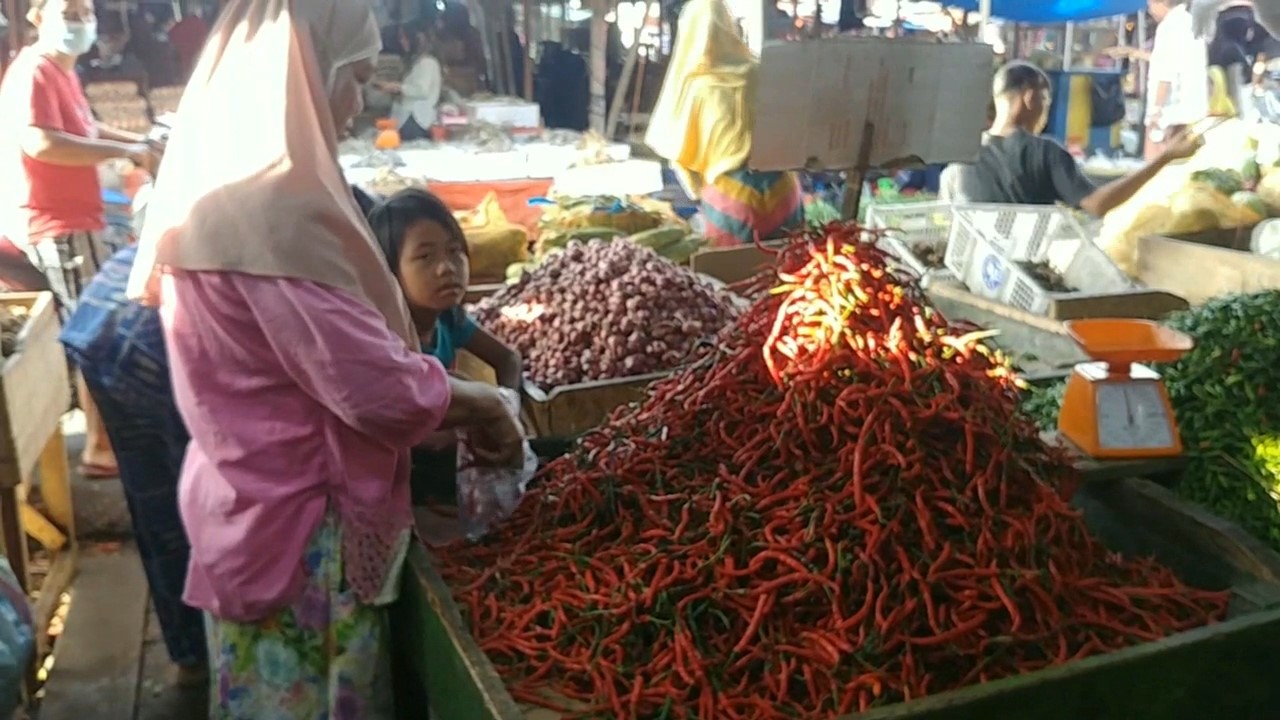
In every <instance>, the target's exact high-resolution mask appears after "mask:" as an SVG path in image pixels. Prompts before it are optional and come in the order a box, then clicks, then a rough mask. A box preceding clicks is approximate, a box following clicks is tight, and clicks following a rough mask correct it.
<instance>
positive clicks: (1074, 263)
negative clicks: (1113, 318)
mask: <svg viewBox="0 0 1280 720" xmlns="http://www.w3.org/2000/svg"><path fill="white" fill-rule="evenodd" d="M960 222H963V221H960ZM973 242H974V252H973V262H971V263H970V264H969V267H968V270H967V272H966V273H965V275H964V276H963V278H962V280H963V282H964V284H965V286H966V287H968V288H969V290H970V291H971V292H973V293H974V294H977V295H981V296H983V297H989V298H993V299H995V300H999V301H1000V302H1002V303H1004V304H1006V305H1009V306H1011V307H1015V308H1018V309H1019V310H1025V311H1027V312H1029V313H1032V314H1034V315H1044V314H1046V313H1047V312H1048V311H1049V306H1050V304H1051V303H1052V301H1053V300H1055V299H1060V298H1069V297H1075V296H1079V295H1093V294H1105V293H1116V292H1124V291H1126V290H1129V289H1131V288H1132V287H1133V284H1132V282H1131V281H1130V280H1129V278H1128V277H1127V276H1126V275H1125V274H1124V273H1123V272H1122V271H1121V270H1120V269H1119V268H1117V267H1116V266H1115V264H1114V263H1112V262H1111V258H1109V257H1107V254H1106V253H1105V252H1103V250H1102V249H1101V248H1099V247H1098V246H1097V245H1096V244H1094V242H1093V240H1091V239H1089V238H1058V239H1055V240H1050V241H1048V242H1044V243H1039V244H1037V245H1036V250H1035V254H1030V255H1028V254H1022V255H1018V254H1012V253H1009V252H1006V251H1005V250H1003V249H1002V248H1001V247H999V246H997V245H996V244H995V243H992V242H991V241H989V240H987V239H986V238H985V237H983V236H981V235H978V234H974V236H973ZM1024 263H1025V264H1031V263H1035V264H1039V263H1044V264H1046V265H1048V267H1049V268H1051V269H1052V270H1053V271H1054V272H1055V273H1057V274H1058V275H1059V276H1061V277H1062V281H1063V283H1064V284H1065V285H1067V286H1069V287H1071V288H1073V289H1072V290H1071V291H1067V292H1061V291H1052V290H1049V289H1047V288H1045V287H1044V286H1043V285H1042V284H1041V282H1040V281H1039V280H1037V279H1036V277H1035V276H1034V275H1033V274H1032V273H1031V272H1029V271H1028V270H1027V269H1026V267H1025V264H1024Z"/></svg>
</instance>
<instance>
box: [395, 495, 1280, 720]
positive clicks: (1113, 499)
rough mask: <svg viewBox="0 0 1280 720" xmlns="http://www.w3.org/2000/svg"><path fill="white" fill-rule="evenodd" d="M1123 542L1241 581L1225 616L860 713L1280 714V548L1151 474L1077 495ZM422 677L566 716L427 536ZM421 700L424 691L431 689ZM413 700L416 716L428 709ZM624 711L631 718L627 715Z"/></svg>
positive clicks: (487, 702)
mask: <svg viewBox="0 0 1280 720" xmlns="http://www.w3.org/2000/svg"><path fill="white" fill-rule="evenodd" d="M1076 504H1077V506H1079V507H1080V508H1081V509H1082V510H1083V511H1084V512H1085V517H1086V520H1087V521H1088V523H1089V525H1090V528H1091V529H1092V530H1093V532H1094V533H1095V534H1096V535H1097V536H1098V537H1099V538H1100V539H1101V540H1102V541H1103V542H1104V543H1106V544H1107V545H1108V546H1109V547H1111V548H1112V549H1113V550H1116V551H1118V552H1122V553H1134V554H1154V555H1155V556H1156V557H1157V558H1159V559H1160V561H1161V562H1163V563H1165V564H1166V565H1168V566H1169V567H1170V568H1172V569H1173V570H1174V571H1175V572H1177V573H1178V574H1179V576H1180V577H1182V579H1183V580H1184V581H1186V582H1188V583H1189V584H1192V585H1194V586H1197V587H1202V588H1206V589H1215V590H1221V589H1227V588H1230V589H1231V590H1232V591H1233V600H1232V605H1231V609H1230V612H1229V617H1228V619H1227V620H1226V621H1225V622H1222V623H1219V624H1217V625H1212V626H1208V627H1204V628H1199V629H1196V630H1192V631H1189V632H1184V633H1180V634H1178V635H1174V636H1171V637H1168V638H1165V639H1163V640H1160V641H1157V642H1153V643H1147V644H1144V645H1140V646H1136V647H1132V648H1128V649H1125V650H1121V651H1118V652H1113V653H1110V654H1107V655H1102V656H1097V657H1092V658H1088V659H1086V660H1082V661H1078V662H1073V663H1068V664H1066V665H1062V666H1059V667H1055V668H1050V669H1047V670H1042V671H1039V672H1035V673H1031V674H1028V675H1023V676H1019V677H1013V678H1006V679H1003V680H999V681H995V682H991V683H987V684H985V685H977V686H972V687H968V688H964V689H962V690H957V691H952V692H947V693H940V694H938V695H934V696H930V697H927V698H924V699H921V700H916V701H912V702H907V703H902V704H900V705H896V706H892V707H888V708H883V709H879V710H876V711H873V712H869V713H866V714H864V715H860V716H856V717H858V718H860V720H1021V719H1023V718H1028V719H1030V718H1034V719H1035V720H1165V719H1181V718H1187V719H1188V720H1191V719H1192V718H1196V719H1201V718H1203V719H1205V720H1228V719H1231V720H1272V719H1275V718H1280V662H1277V661H1276V659H1275V657H1276V653H1277V650H1278V649H1280V556H1277V555H1276V554H1275V553H1273V552H1272V551H1270V550H1269V549H1267V548H1266V547H1264V546H1262V545H1261V544H1260V543H1258V542H1257V541H1255V540H1253V539H1252V538H1250V537H1249V536H1247V535H1246V534H1245V533H1244V532H1243V531H1241V530H1239V529H1238V528H1236V527H1235V526H1234V525H1231V524H1230V523H1227V522H1226V521H1224V520H1221V519H1218V518H1215V517H1213V516H1211V515H1208V514H1207V513H1205V512H1204V511H1202V510H1200V509H1198V508H1196V507H1193V506H1190V505H1187V504H1186V503H1183V502H1181V501H1180V500H1178V499H1177V498H1175V497H1174V496H1173V495H1172V494H1171V493H1169V492H1168V491H1167V490H1165V489H1163V488H1161V487H1159V486H1158V485H1155V484H1154V483H1151V482H1148V481H1145V480H1135V479H1126V480H1119V481H1114V482H1098V483H1090V484H1088V485H1086V486H1085V487H1084V488H1083V489H1082V490H1081V491H1080V493H1079V494H1078V495H1077V497H1076ZM393 623H394V628H393V637H394V640H395V642H396V643H397V644H398V646H397V650H398V651H399V655H398V657H400V658H401V659H402V662H404V663H407V664H408V665H409V667H407V668H403V670H404V671H405V676H406V677H407V678H411V680H409V681H410V682H416V683H418V684H419V688H424V689H425V691H426V694H427V695H428V696H429V697H430V698H431V705H432V707H433V709H434V711H435V713H436V717H438V718H440V719H441V720H555V718H557V717H558V716H557V715H556V714H555V713H552V712H548V711H543V710H537V711H532V712H528V713H526V712H525V711H524V710H522V708H520V707H519V706H518V705H517V704H516V703H515V702H514V701H513V700H512V698H511V696H510V695H509V694H508V693H507V692H506V690H505V688H504V687H503V685H502V681H501V679H500V678H499V677H498V675H497V673H496V671H495V669H494V668H493V666H492V665H491V664H490V662H489V660H488V658H486V657H485V655H484V654H483V653H482V652H481V651H480V649H479V647H478V646H477V645H476V643H475V642H474V640H473V639H472V638H471V636H470V634H469V633H468V631H467V630H466V626H465V624H464V622H463V620H462V617H461V615H460V614H459V612H458V609H457V606H456V605H455V604H454V602H453V599H452V596H451V595H450V593H449V589H448V587H446V585H445V583H444V581H443V580H442V579H441V577H440V575H439V574H438V573H437V572H436V570H435V569H434V567H432V565H431V560H430V557H429V556H428V554H427V553H426V551H424V550H422V549H421V548H417V549H415V551H414V552H413V553H412V554H411V556H410V566H409V568H408V571H407V572H406V581H405V589H404V597H403V601H402V602H401V604H400V606H399V607H398V608H397V611H396V615H395V617H394V620H393ZM419 702H421V701H419ZM426 716H427V715H426V713H425V712H423V713H422V714H421V715H416V714H410V715H405V716H404V717H414V718H425V717H426ZM619 720H623V719H621V718H619Z"/></svg>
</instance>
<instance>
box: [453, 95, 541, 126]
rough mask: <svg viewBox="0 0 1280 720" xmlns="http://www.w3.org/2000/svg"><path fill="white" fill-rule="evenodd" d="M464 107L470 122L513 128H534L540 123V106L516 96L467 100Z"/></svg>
mask: <svg viewBox="0 0 1280 720" xmlns="http://www.w3.org/2000/svg"><path fill="white" fill-rule="evenodd" d="M464 109H465V111H466V113H467V119H468V120H471V121H472V122H475V121H480V122H487V123H493V124H494V125H500V126H502V127H513V128H536V127H540V126H541V125H542V108H541V107H540V106H539V105H538V104H537V103H532V102H528V101H525V100H520V99H518V98H494V99H489V100H468V101H467V102H466V103H465V104H464Z"/></svg>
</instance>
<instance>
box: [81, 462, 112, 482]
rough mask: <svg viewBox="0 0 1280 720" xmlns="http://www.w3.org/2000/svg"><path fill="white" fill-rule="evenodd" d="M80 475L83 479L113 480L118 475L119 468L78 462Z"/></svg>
mask: <svg viewBox="0 0 1280 720" xmlns="http://www.w3.org/2000/svg"><path fill="white" fill-rule="evenodd" d="M79 472H80V477H82V478H84V479H85V480H113V479H115V478H118V477H120V468H118V467H108V466H106V465H94V464H92V463H80V468H79Z"/></svg>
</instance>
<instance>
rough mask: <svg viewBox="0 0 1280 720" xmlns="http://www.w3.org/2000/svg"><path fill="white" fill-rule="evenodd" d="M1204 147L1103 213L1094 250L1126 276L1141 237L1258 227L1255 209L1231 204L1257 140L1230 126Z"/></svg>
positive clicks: (1213, 133)
mask: <svg viewBox="0 0 1280 720" xmlns="http://www.w3.org/2000/svg"><path fill="white" fill-rule="evenodd" d="M1204 141H1205V144H1204V147H1202V148H1200V150H1199V151H1197V152H1196V154H1195V155H1194V156H1193V157H1191V158H1190V159H1189V160H1187V161H1186V162H1179V163H1173V164H1171V165H1168V166H1166V167H1165V168H1164V169H1162V170H1161V171H1160V172H1159V173H1158V174H1157V175H1156V176H1155V178H1153V179H1152V180H1151V181H1150V182H1148V183H1147V184H1146V185H1144V186H1143V188H1142V189H1141V190H1139V191H1138V193H1137V194H1135V195H1134V196H1133V197H1132V198H1131V199H1130V200H1129V201H1128V202H1125V203H1124V204H1122V205H1120V206H1119V207H1117V208H1116V209H1114V210H1112V211H1111V212H1109V213H1107V216H1106V218H1105V219H1104V221H1103V224H1102V229H1101V231H1100V233H1099V236H1098V244H1099V246H1100V247H1102V249H1103V250H1105V251H1106V252H1107V255H1109V256H1110V257H1111V260H1112V261H1113V262H1115V263H1116V265H1118V266H1119V267H1120V268H1121V269H1122V270H1124V271H1125V272H1127V273H1129V274H1130V275H1133V274H1134V273H1135V272H1136V270H1137V265H1138V258H1137V247H1138V240H1139V239H1141V238H1142V237H1146V236H1149V235H1178V234H1185V233H1194V232H1201V231H1204V230H1212V229H1215V228H1236V227H1242V226H1246V225H1250V224H1252V223H1254V222H1257V221H1258V219H1259V218H1258V217H1257V214H1256V212H1255V210H1256V205H1255V203H1253V202H1251V201H1249V199H1247V198H1241V202H1233V201H1232V194H1234V193H1236V192H1238V191H1239V190H1240V189H1241V188H1242V187H1243V183H1244V180H1245V176H1246V174H1247V173H1246V172H1245V170H1246V169H1247V168H1248V167H1249V166H1252V165H1254V164H1256V163H1257V159H1256V158H1257V149H1258V140H1257V138H1255V137H1254V135H1253V134H1252V132H1251V129H1250V127H1249V126H1248V125H1246V124H1244V123H1242V122H1240V121H1239V120H1230V121H1228V122H1225V123H1223V124H1222V125H1221V126H1219V127H1217V128H1214V129H1213V130H1210V131H1208V132H1206V133H1205V134H1204ZM1259 190H1261V188H1260V189H1259ZM1260 194H1261V193H1260ZM1265 199H1266V196H1265V194H1264V195H1263V200H1265Z"/></svg>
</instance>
